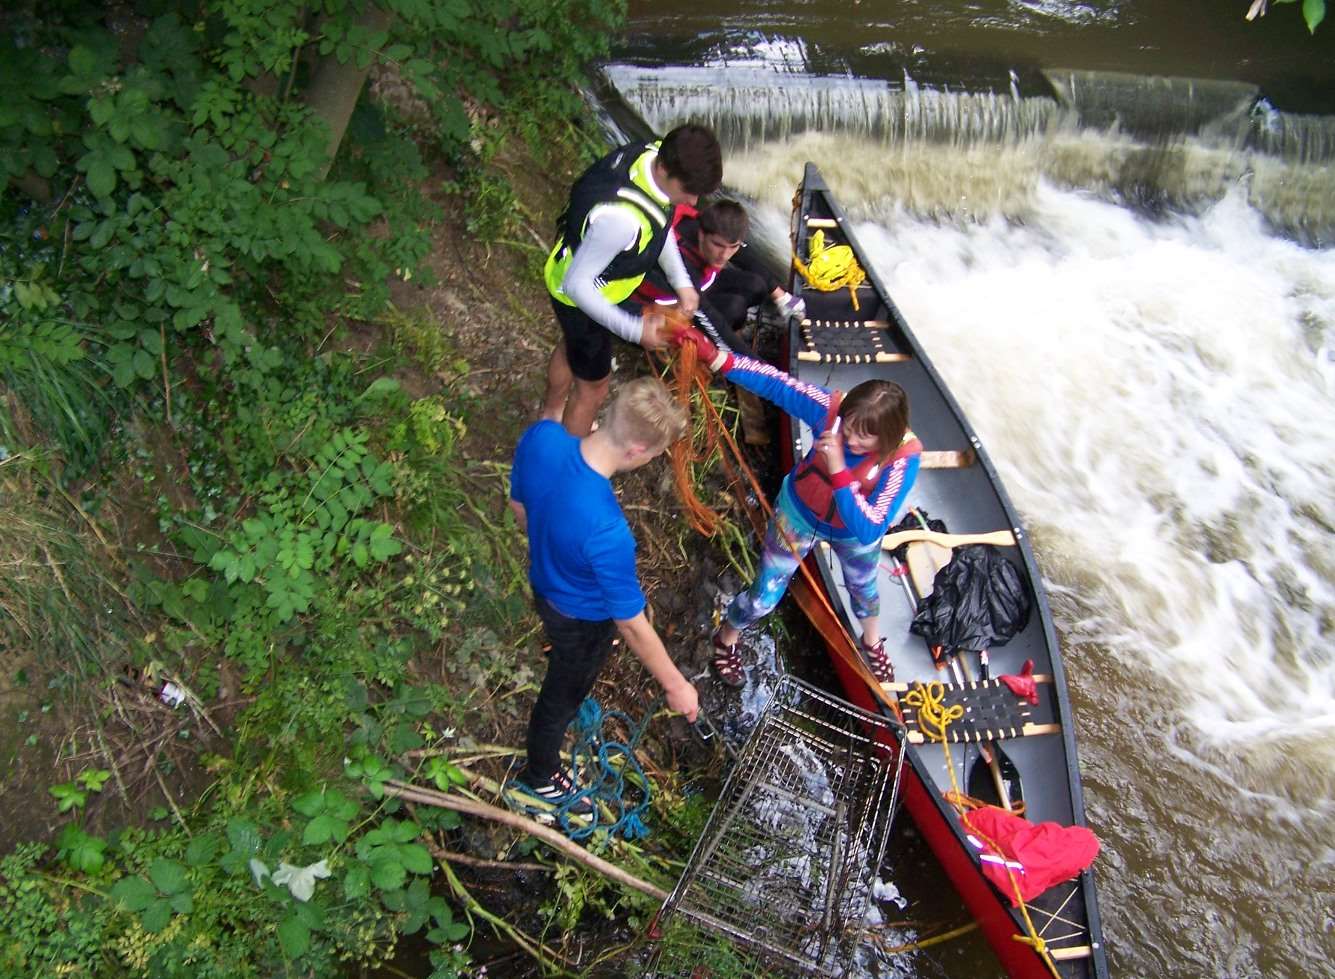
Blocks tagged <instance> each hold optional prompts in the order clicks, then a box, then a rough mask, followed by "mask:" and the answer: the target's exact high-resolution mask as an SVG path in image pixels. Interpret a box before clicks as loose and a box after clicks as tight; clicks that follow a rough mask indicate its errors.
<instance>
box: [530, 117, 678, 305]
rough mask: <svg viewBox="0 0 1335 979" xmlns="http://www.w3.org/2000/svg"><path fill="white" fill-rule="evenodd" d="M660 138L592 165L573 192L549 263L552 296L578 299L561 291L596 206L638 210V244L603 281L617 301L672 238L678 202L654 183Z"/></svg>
mask: <svg viewBox="0 0 1335 979" xmlns="http://www.w3.org/2000/svg"><path fill="white" fill-rule="evenodd" d="M657 158H658V143H656V142H654V143H648V144H645V143H638V144H631V145H629V146H623V147H621V149H619V150H615V151H614V152H612V153H609V154H608V155H607V156H605V157H603V159H601V160H599V161H598V162H597V163H595V164H594V165H593V166H592V167H590V168H589V169H588V170H587V171H585V172H584V174H583V175H582V176H581V177H580V178H579V180H577V181H576V182H575V186H574V187H572V188H571V191H570V203H569V205H568V206H567V208H566V213H565V214H564V215H562V218H561V220H560V221H559V222H558V234H557V238H556V244H555V245H554V246H553V247H552V250H551V253H550V254H549V255H548V256H547V263H546V265H545V266H544V267H543V280H544V281H545V282H546V284H547V292H548V293H550V294H551V296H552V298H553V299H555V300H557V301H558V302H561V303H564V304H565V305H567V306H574V305H575V301H574V300H573V299H571V298H570V297H569V296H567V295H566V294H565V293H564V292H562V291H561V283H562V282H564V281H565V276H566V272H567V271H568V270H569V268H570V263H571V261H572V260H573V259H574V257H575V250H576V249H577V248H578V247H579V242H580V240H581V239H582V238H583V236H584V232H585V231H586V230H587V229H588V223H589V215H590V214H592V213H593V210H594V208H596V207H599V206H603V205H614V206H620V207H624V208H626V209H627V210H628V211H629V212H630V213H631V214H633V215H635V220H636V221H637V222H638V223H639V233H638V234H637V235H636V239H635V245H634V247H633V248H628V249H626V250H625V251H623V252H622V253H621V254H620V255H618V256H617V257H616V258H614V259H613V260H612V262H611V263H610V264H609V265H608V266H607V268H606V269H604V270H603V274H602V275H601V276H600V277H599V280H598V292H599V293H600V294H601V295H602V296H603V298H604V299H606V300H607V301H608V302H610V303H612V304H613V305H615V304H617V303H619V302H621V301H623V300H624V299H626V298H628V297H629V296H630V294H631V293H633V292H634V291H635V289H636V287H637V286H639V284H640V283H641V282H642V281H643V280H644V276H645V273H646V272H648V271H649V269H651V268H653V266H654V264H655V263H656V262H657V261H658V256H659V254H660V253H661V252H662V250H663V244H664V242H665V241H666V240H667V232H668V227H669V223H670V220H671V216H672V214H671V212H672V205H671V204H670V203H669V202H668V199H667V197H666V196H665V195H664V194H663V192H662V191H660V190H659V189H658V187H657V185H656V184H655V183H654V180H653V175H652V168H653V163H654V160H656V159H657Z"/></svg>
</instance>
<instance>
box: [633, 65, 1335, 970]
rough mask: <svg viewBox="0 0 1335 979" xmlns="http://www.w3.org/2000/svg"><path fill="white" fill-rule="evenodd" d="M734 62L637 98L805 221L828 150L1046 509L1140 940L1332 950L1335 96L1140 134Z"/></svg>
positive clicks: (1290, 958) (1134, 938) (1111, 911)
mask: <svg viewBox="0 0 1335 979" xmlns="http://www.w3.org/2000/svg"><path fill="white" fill-rule="evenodd" d="M720 77H721V76H719V77H713V78H712V79H711V81H710V82H709V91H708V92H706V91H705V89H704V88H703V87H702V88H699V89H697V90H696V92H695V94H694V95H693V94H691V85H690V83H689V79H687V78H686V77H685V75H684V74H683V73H681V72H674V73H672V74H670V75H668V76H667V77H666V78H665V79H664V82H663V87H662V89H661V90H657V89H656V88H655V84H654V81H653V79H652V73H650V72H644V71H640V72H639V73H638V80H637V81H635V83H634V85H633V86H631V87H630V92H631V93H632V94H630V95H628V98H629V99H630V101H631V102H632V104H633V105H635V106H636V108H637V109H638V110H639V111H640V112H641V113H642V114H644V115H645V116H646V118H647V119H648V120H649V122H650V123H651V125H654V126H655V128H658V129H659V130H660V131H661V130H662V129H665V128H667V127H668V126H670V125H671V124H672V123H673V122H675V121H677V120H678V118H680V117H679V116H678V115H677V113H685V114H686V115H693V116H694V117H696V118H702V119H704V120H706V121H712V122H714V123H715V124H716V125H718V127H719V129H720V131H721V132H723V133H724V134H725V136H726V138H727V139H728V140H730V141H731V149H730V151H729V153H728V156H727V159H726V178H727V182H728V184H729V185H730V186H731V187H732V188H734V189H735V190H736V191H738V192H739V193H741V194H743V195H746V196H748V197H750V198H751V199H753V200H754V201H755V203H756V209H755V214H756V217H757V219H758V220H757V224H758V225H759V226H760V227H761V228H762V229H765V228H769V229H771V230H773V231H776V232H777V235H778V237H779V238H780V239H782V237H783V236H784V233H785V232H784V230H783V229H786V225H787V215H788V211H789V207H790V198H791V194H792V191H793V188H794V187H796V185H797V183H798V181H799V179H800V177H801V172H802V165H803V163H804V161H806V160H813V161H815V162H817V163H818V164H819V165H820V166H821V168H822V171H823V174H824V176H825V179H826V181H827V183H829V185H830V186H831V187H832V188H833V189H834V191H835V193H836V195H837V196H838V197H839V199H840V201H841V203H843V204H844V206H845V208H846V209H847V210H848V212H849V215H850V217H851V218H852V219H853V220H854V221H855V223H856V233H857V235H858V237H859V240H860V241H861V242H862V244H863V246H864V247H865V248H866V250H867V251H868V252H869V254H870V256H871V258H872V260H873V261H874V263H875V264H876V266H877V271H878V273H879V274H880V276H881V278H882V279H883V281H884V282H885V284H886V285H887V287H888V288H889V290H890V292H891V294H892V295H893V297H894V298H895V300H896V302H897V303H898V304H899V306H900V308H901V310H902V311H903V313H904V315H905V317H906V319H907V320H908V322H909V323H910V324H911V325H912V327H913V329H914V331H915V333H916V334H917V335H918V337H919V339H920V340H922V342H923V343H924V344H925V346H926V348H927V351H928V353H929V354H930V355H931V357H932V358H933V361H934V363H935V364H936V366H937V368H938V369H939V370H940V371H941V372H942V374H943V375H944V377H945V380H946V382H947V384H948V385H949V387H950V388H951V390H952V391H953V392H954V394H955V395H956V397H957V398H958V399H959V400H960V402H961V403H962V406H963V408H964V410H965V412H966V413H967V415H968V416H969V418H970V420H971V421H972V423H973V424H974V426H975V427H976V428H977V430H978V431H979V433H980V434H981V436H982V438H983V440H984V442H985V443H986V444H987V446H988V449H989V451H990V453H991V455H992V458H993V460H994V461H995V462H996V463H997V465H998V467H999V469H1000V470H1001V475H1002V478H1003V481H1004V482H1005V484H1006V486H1007V488H1008V490H1009V492H1010V494H1011V496H1012V498H1013V499H1014V500H1015V502H1016V504H1017V505H1018V507H1019V508H1020V510H1021V512H1022V513H1023V515H1024V518H1025V521H1026V523H1027V525H1028V527H1029V529H1030V531H1031V533H1032V535H1033V539H1034V542H1035V550H1036V552H1037V556H1038V560H1039V563H1040V565H1041V567H1042V568H1043V571H1044V574H1045V576H1046V579H1047V582H1048V587H1049V590H1050V592H1049V593H1050V596H1051V599H1052V603H1053V607H1054V611H1055V614H1056V617H1057V620H1058V625H1059V630H1060V632H1061V634H1062V640H1063V647H1064V650H1065V654H1066V669H1067V673H1068V676H1069V677H1070V686H1071V694H1072V698H1073V702H1074V704H1075V708H1076V712H1077V721H1078V730H1079V736H1080V741H1081V763H1082V771H1083V777H1084V786H1085V792H1086V801H1087V806H1088V808H1089V812H1090V820H1091V824H1092V825H1093V826H1094V828H1095V829H1096V830H1097V831H1098V832H1099V834H1100V836H1101V837H1102V838H1103V841H1104V845H1105V849H1104V853H1103V856H1101V857H1100V862H1099V875H1100V891H1101V895H1102V905H1103V914H1104V919H1105V937H1106V938H1107V940H1108V942H1109V946H1110V949H1111V960H1112V965H1113V971H1114V973H1115V974H1120V975H1127V976H1244V975H1245V976H1305V975H1316V974H1328V970H1329V969H1330V968H1331V952H1330V948H1329V941H1330V935H1331V930H1332V927H1335V919H1333V918H1332V912H1331V910H1330V909H1331V907H1332V906H1335V848H1332V845H1331V843H1330V840H1331V839H1335V654H1332V633H1335V410H1332V396H1335V251H1332V250H1330V249H1328V248H1327V249H1321V248H1315V247H1311V246H1310V242H1312V241H1322V240H1327V241H1328V240H1330V235H1331V229H1332V228H1333V227H1335V183H1333V182H1332V181H1335V175H1332V172H1331V169H1332V168H1331V167H1330V165H1329V164H1328V162H1319V163H1316V164H1313V163H1312V160H1313V159H1316V160H1319V161H1328V159H1329V156H1330V154H1329V150H1328V149H1325V150H1323V149H1321V140H1323V139H1328V137H1327V136H1325V135H1322V134H1325V133H1328V132H1331V131H1332V129H1331V127H1330V125H1329V123H1330V120H1329V119H1323V120H1317V119H1311V118H1308V119H1305V120H1304V118H1303V117H1294V116H1279V115H1278V114H1274V113H1273V112H1272V111H1271V110H1269V109H1268V108H1267V106H1266V105H1265V104H1264V103H1259V104H1253V103H1251V102H1249V101H1247V100H1246V99H1245V98H1244V99H1242V102H1245V103H1246V104H1247V105H1250V106H1251V107H1250V108H1247V109H1246V111H1242V112H1240V113H1239V112H1237V111H1234V113H1233V115H1232V117H1231V118H1232V119H1233V127H1232V128H1231V129H1229V128H1228V127H1225V126H1221V125H1216V126H1214V127H1211V125H1210V124H1209V121H1208V120H1207V121H1206V122H1204V123H1202V124H1200V125H1194V126H1192V127H1189V128H1190V129H1191V132H1189V133H1186V132H1184V133H1179V134H1177V135H1176V136H1171V137H1162V138H1159V139H1157V140H1154V141H1150V142H1146V141H1145V139H1144V137H1143V136H1141V135H1135V134H1132V133H1129V132H1126V131H1122V129H1121V128H1120V127H1119V126H1118V125H1116V124H1112V125H1106V124H1100V126H1099V127H1097V128H1089V127H1087V126H1085V125H1084V124H1082V123H1081V121H1080V119H1081V107H1080V104H1079V100H1078V99H1074V100H1073V99H1071V98H1069V97H1068V98H1066V99H1064V100H1058V99H1047V98H1044V97H1039V96H1030V97H1018V93H1017V94H1016V95H998V96H988V97H983V96H967V95H958V96H956V95H951V94H949V93H944V92H940V91H934V92H928V91H919V90H915V89H914V88H913V86H912V85H911V84H910V85H907V86H905V87H904V88H903V89H901V90H898V91H895V92H893V93H890V92H889V90H888V89H887V86H886V84H885V83H884V82H877V83H871V82H861V81H854V80H841V81H839V82H838V83H837V84H834V83H832V84H826V83H825V82H819V83H817V84H815V85H814V86H813V85H807V86H805V87H804V86H803V84H801V83H800V81H798V80H791V79H790V80H789V81H785V82H782V83H780V84H778V85H777V86H775V85H771V86H770V87H768V88H766V87H765V86H763V85H761V84H760V83H759V82H756V81H754V79H753V80H752V81H751V82H748V83H747V85H746V86H742V85H740V84H738V85H737V86H735V87H732V88H730V87H728V86H729V84H731V83H725V82H722V81H720ZM806 81H807V82H808V83H810V82H811V80H810V79H806ZM711 93H712V94H711ZM1235 94H1236V93H1235ZM623 95H627V92H626V91H623ZM1231 104H1233V105H1234V107H1235V109H1236V106H1237V104H1238V102H1237V100H1235V102H1234V103H1231ZM1088 106H1089V103H1088V102H1086V103H1085V107H1086V108H1085V111H1088ZM915 113H916V114H915ZM1223 117H1224V113H1222V112H1221V113H1213V114H1212V118H1214V119H1220V118H1223ZM840 119H851V120H853V121H852V122H848V123H847V124H845V123H841V122H839V120H840ZM1258 120H1259V122H1258ZM1299 130H1301V131H1302V132H1301V133H1300V135H1297V136H1295V135H1293V133H1295V132H1298V131H1299ZM1267 139H1270V140H1271V141H1272V142H1271V144H1269V145H1267V144H1265V140H1267ZM1286 139H1287V140H1289V143H1288V146H1287V149H1286V148H1285V147H1284V146H1283V145H1281V144H1283V143H1284V140H1286ZM1258 147H1264V148H1265V149H1268V150H1269V151H1271V152H1262V151H1261V149H1260V148H1258ZM1128 205H1131V206H1128ZM1277 228H1279V229H1285V230H1286V231H1288V232H1289V233H1290V236H1288V237H1286V236H1281V235H1279V234H1277V233H1276V230H1275V229H1277ZM1292 235H1297V236H1298V237H1299V238H1300V239H1301V240H1304V241H1306V242H1309V245H1307V246H1304V245H1302V244H1299V243H1297V242H1295V241H1294V240H1293V238H1292ZM942 968H945V969H946V971H948V972H949V971H951V968H950V967H942ZM970 968H971V970H972V974H986V967H985V966H979V967H973V966H971V967H970ZM928 971H929V972H932V974H935V971H934V970H933V969H929V970H928ZM959 974H963V973H959Z"/></svg>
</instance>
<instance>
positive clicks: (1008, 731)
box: [908, 723, 1062, 744]
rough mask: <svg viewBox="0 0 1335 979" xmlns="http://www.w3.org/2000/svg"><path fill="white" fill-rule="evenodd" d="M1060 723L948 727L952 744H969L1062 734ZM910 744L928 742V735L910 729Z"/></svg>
mask: <svg viewBox="0 0 1335 979" xmlns="http://www.w3.org/2000/svg"><path fill="white" fill-rule="evenodd" d="M1061 730H1062V726H1061V725H1060V724H1032V723H1031V724H1025V725H1023V726H1021V727H1007V728H993V729H992V730H989V731H958V732H957V731H955V730H953V729H949V728H948V729H947V733H948V734H949V736H950V743H951V744H969V743H972V742H974V741H1004V740H1006V739H1007V738H1029V737H1033V736H1035V735H1038V734H1060V733H1061ZM908 741H909V744H926V743H927V736H926V735H924V734H923V733H922V732H921V731H909V733H908Z"/></svg>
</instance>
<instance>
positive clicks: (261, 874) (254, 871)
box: [250, 857, 269, 887]
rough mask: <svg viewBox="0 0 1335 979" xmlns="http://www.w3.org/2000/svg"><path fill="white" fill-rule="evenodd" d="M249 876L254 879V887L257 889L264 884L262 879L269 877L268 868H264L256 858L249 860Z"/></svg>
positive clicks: (262, 862) (262, 863) (261, 862)
mask: <svg viewBox="0 0 1335 979" xmlns="http://www.w3.org/2000/svg"><path fill="white" fill-rule="evenodd" d="M250 876H252V877H254V878H255V886H256V887H259V886H260V885H261V884H263V883H264V878H266V877H268V876H269V868H268V867H267V866H265V864H264V861H263V860H260V859H257V858H256V857H251V858H250Z"/></svg>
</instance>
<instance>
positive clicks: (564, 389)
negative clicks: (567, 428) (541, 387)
mask: <svg viewBox="0 0 1335 979" xmlns="http://www.w3.org/2000/svg"><path fill="white" fill-rule="evenodd" d="M574 379H575V375H574V374H572V373H570V361H569V360H567V359H566V342H565V340H558V341H556V349H554V350H553V351H552V358H551V360H549V361H548V362H547V390H546V392H545V393H544V394H543V396H542V413H541V415H540V417H541V418H545V419H547V420H548V421H554V422H559V421H560V420H561V414H562V412H564V411H565V408H566V398H567V397H568V396H569V395H570V385H571V382H572V381H574Z"/></svg>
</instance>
